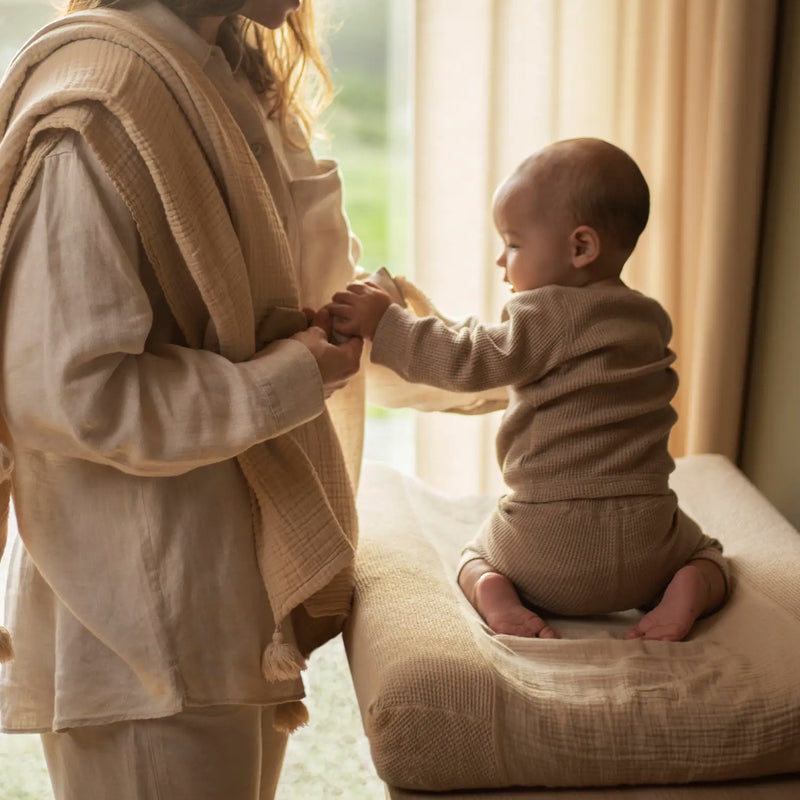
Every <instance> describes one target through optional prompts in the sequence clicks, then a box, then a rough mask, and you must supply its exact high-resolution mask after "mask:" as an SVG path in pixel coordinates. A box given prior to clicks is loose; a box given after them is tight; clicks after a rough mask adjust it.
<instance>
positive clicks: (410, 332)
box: [329, 284, 566, 392]
mask: <svg viewBox="0 0 800 800" xmlns="http://www.w3.org/2000/svg"><path fill="white" fill-rule="evenodd" d="M523 295H524V296H523ZM329 309H330V311H331V313H332V314H333V315H334V316H336V317H339V318H340V319H339V320H337V321H336V322H335V323H334V328H335V329H336V330H339V331H342V332H350V333H358V334H360V335H364V336H366V337H368V338H369V337H372V339H373V345H372V351H371V359H372V361H373V362H374V363H377V364H383V365H384V366H387V367H389V368H390V369H392V370H394V371H395V372H396V373H397V374H398V375H400V376H401V377H402V378H404V379H405V380H407V381H411V382H413V383H424V384H427V385H429V386H436V387H439V388H441V389H448V390H450V391H455V392H475V391H483V390H487V389H492V388H494V387H501V386H512V385H513V386H520V385H523V384H526V383H530V382H533V381H535V380H538V379H539V378H541V377H542V376H543V375H544V374H545V373H546V372H547V371H548V370H550V369H552V368H553V367H554V366H556V365H557V364H559V363H560V360H561V358H562V355H563V352H562V351H563V349H564V331H565V324H566V323H565V319H566V314H565V312H564V309H563V307H562V305H561V304H560V301H559V298H558V297H557V296H554V295H553V294H552V293H548V292H537V293H533V292H524V293H521V294H519V295H515V296H514V298H512V299H511V301H509V303H508V304H507V306H506V308H505V310H504V320H503V321H502V322H500V323H496V324H480V323H478V322H477V321H475V320H472V321H471V323H470V324H468V325H463V326H459V327H450V326H448V325H446V324H445V323H444V322H443V321H442V320H440V319H438V318H436V317H433V316H429V317H423V318H421V319H417V318H416V317H415V316H414V315H413V314H411V313H410V312H408V311H406V310H405V309H403V308H401V307H400V306H398V305H395V304H392V303H391V302H390V300H389V297H388V296H387V295H385V293H383V292H382V291H381V290H380V289H379V288H377V287H374V286H373V287H370V286H369V285H368V284H362V285H361V286H358V285H357V284H356V285H354V284H351V286H350V287H348V291H346V292H339V293H337V294H336V295H335V296H334V302H333V303H332V304H331V305H330V306H329Z"/></svg>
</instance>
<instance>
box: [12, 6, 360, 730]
mask: <svg viewBox="0 0 800 800" xmlns="http://www.w3.org/2000/svg"><path fill="white" fill-rule="evenodd" d="M134 13H137V14H141V15H142V16H143V17H144V19H145V20H146V21H147V22H149V23H151V24H152V25H154V26H155V27H157V28H158V30H159V31H160V32H161V33H162V34H163V35H164V36H165V37H167V38H169V39H171V40H172V41H174V42H175V45H176V46H178V47H183V48H184V49H186V50H187V51H188V52H189V53H190V54H191V55H192V56H193V57H195V58H196V59H197V60H198V62H199V63H200V64H201V65H202V66H203V69H204V71H205V72H206V74H207V75H208V76H209V78H211V80H212V81H213V82H214V84H215V85H216V87H217V88H218V90H219V91H220V94H221V96H222V97H223V98H224V100H225V101H226V103H227V104H228V106H229V108H230V109H231V112H232V114H233V116H234V118H235V119H236V121H237V123H238V124H239V125H240V127H241V128H242V131H243V132H244V134H245V136H246V138H247V140H248V142H249V143H250V144H251V147H252V149H253V152H254V154H255V155H256V157H257V159H258V161H259V164H260V165H261V167H262V170H263V171H264V175H265V178H266V179H267V181H268V184H269V186H270V189H271V190H272V192H273V195H274V197H275V201H276V204H277V206H278V208H279V212H280V213H281V218H282V221H283V223H284V226H285V228H286V231H287V235H288V238H289V242H290V246H291V249H292V252H293V256H294V260H295V264H296V265H297V274H298V283H299V286H300V296H301V302H302V303H303V304H305V305H310V306H314V307H317V306H319V305H320V304H321V303H322V302H324V301H325V300H326V299H327V298H328V297H329V296H330V294H331V293H332V292H333V291H334V290H335V289H337V288H338V287H340V286H341V285H343V284H344V283H345V282H346V281H347V280H348V279H349V278H350V276H351V275H352V274H353V270H354V260H355V258H357V255H358V248H357V243H356V242H355V240H354V239H353V237H352V236H351V235H350V231H349V227H348V224H347V220H346V218H345V216H344V213H343V211H342V198H341V185H340V181H339V176H338V169H337V167H336V164H335V163H334V162H324V161H321V162H316V161H315V160H314V158H313V157H312V155H311V153H310V152H309V151H308V150H304V151H293V150H291V149H290V148H288V147H284V142H283V136H282V134H281V132H280V130H279V129H278V126H277V124H276V123H274V122H273V121H272V120H270V119H268V117H267V114H266V112H265V110H264V108H263V107H262V105H261V103H260V101H259V99H258V98H257V97H256V95H255V94H254V93H253V92H252V91H251V90H250V88H249V85H248V84H247V82H246V80H245V79H244V78H243V77H242V76H240V75H234V74H233V73H232V72H231V69H230V66H229V65H228V62H227V60H226V58H225V56H224V54H223V53H222V51H221V50H220V49H219V48H217V47H214V46H211V45H209V44H208V43H206V42H205V41H204V40H203V39H202V38H201V37H199V36H198V35H197V34H196V33H195V32H194V31H193V30H191V28H189V27H188V26H187V25H185V24H184V23H183V22H181V21H180V20H179V19H178V18H177V17H175V16H174V15H173V14H172V13H171V12H169V11H168V10H167V9H166V8H165V7H163V6H162V5H160V4H159V3H156V2H146V3H143V4H141V5H140V6H137V7H136V8H135V9H134ZM265 268H268V265H265ZM0 313H1V314H2V317H0V318H2V320H3V329H2V381H3V387H4V395H3V403H4V410H5V414H6V417H7V420H8V424H9V429H10V432H11V436H12V438H13V441H14V455H15V460H16V466H15V470H14V473H13V490H14V503H15V510H16V514H17V519H18V525H19V530H20V537H21V540H20V541H17V542H16V543H15V546H14V547H13V550H12V554H11V565H10V571H9V584H8V591H7V620H6V621H7V623H8V626H9V628H10V629H11V631H12V635H13V636H14V643H15V649H16V658H15V660H14V661H12V662H10V663H9V664H6V665H4V667H3V670H2V680H1V681H0V713H1V714H2V725H3V729H4V730H7V731H43V730H51V729H53V730H60V729H64V728H68V727H72V726H78V725H86V724H102V723H108V722H113V721H117V720H124V719H142V718H152V717H159V716H164V715H168V714H173V713H176V712H178V711H181V710H183V709H184V708H186V707H190V706H197V705H209V704H218V703H253V704H266V703H274V702H280V701H285V700H291V699H296V698H298V697H300V696H302V684H301V683H300V682H299V681H287V682H282V683H267V682H266V681H265V680H264V679H263V677H262V676H261V668H260V656H261V653H262V651H263V649H264V646H265V645H266V643H267V641H268V640H269V637H270V636H271V633H272V629H273V625H272V622H273V621H272V617H271V613H270V610H269V603H268V599H267V595H266V593H265V590H264V588H263V583H262V580H261V577H260V574H259V572H258V569H257V566H256V560H255V553H254V544H253V527H252V518H251V507H250V502H251V501H250V495H249V492H248V488H247V484H246V482H245V480H244V478H243V476H242V474H241V471H240V469H239V467H238V465H237V463H236V461H235V456H236V455H237V454H238V453H240V452H242V451H244V450H246V449H247V448H248V447H250V446H251V445H253V444H255V443H256V442H259V441H263V440H265V439H267V438H270V437H272V436H276V435H278V434H281V433H283V432H285V431H288V430H291V429H292V428H294V427H295V426H297V425H299V424H301V423H303V422H305V421H307V420H309V419H311V418H313V417H314V416H316V415H318V414H319V413H321V411H322V409H323V408H324V403H325V400H324V394H323V388H322V381H321V378H320V374H319V370H318V369H317V366H316V362H315V360H314V358H313V357H312V356H311V355H310V353H309V352H308V351H307V349H306V348H305V347H304V346H303V345H301V344H300V343H299V342H294V341H291V340H284V341H279V342H274V343H272V344H271V345H270V346H269V347H268V348H267V349H266V350H265V351H263V352H262V353H260V354H259V355H258V356H257V357H256V358H254V359H253V360H251V361H250V362H247V363H242V364H234V363H232V362H230V361H228V360H226V359H225V358H223V357H221V356H219V355H217V354H215V353H212V352H208V351H198V350H192V349H190V348H187V347H185V346H184V344H183V343H182V339H181V335H180V332H179V330H178V328H177V325H176V323H175V321H174V319H173V318H172V315H171V313H170V311H169V309H168V307H167V304H166V302H165V299H164V297H163V294H162V293H161V290H160V288H159V286H158V282H157V280H156V278H155V275H154V273H153V271H152V268H151V267H150V265H149V264H148V262H147V259H146V257H145V255H144V252H143V249H142V246H141V242H140V239H139V236H138V233H137V231H136V227H135V224H134V222H133V219H132V217H131V215H130V213H129V212H128V210H127V208H126V207H125V205H124V203H123V202H122V200H121V198H120V196H119V195H118V193H117V192H116V190H115V189H114V187H113V186H112V185H111V183H110V181H109V180H108V177H107V176H106V175H105V173H104V172H103V170H102V168H101V167H100V165H99V163H98V162H97V160H96V159H95V158H94V156H93V155H92V153H91V151H90V150H89V149H88V147H87V146H86V145H85V143H84V142H83V141H82V140H81V139H80V137H79V136H77V135H76V134H66V135H65V136H64V137H63V139H62V140H61V142H60V143H59V145H58V146H57V147H56V148H55V149H54V150H53V151H52V152H51V153H50V155H49V156H48V157H47V159H46V162H45V164H44V166H43V168H42V170H41V173H40V175H39V177H38V180H37V182H36V184H35V186H34V188H33V190H32V192H31V194H30V195H29V197H28V198H27V200H26V203H25V207H24V209H23V211H22V214H21V216H20V218H19V220H18V221H17V225H16V227H15V231H14V238H13V240H12V245H11V249H10V252H9V257H8V259H7V262H6V265H5V275H4V286H3V295H2V306H1V307H0ZM355 390H356V391H357V390H358V386H356V387H355ZM358 423H360V420H359V421H358V422H352V423H351V425H352V426H353V427H354V428H356V427H357V424H358ZM356 446H357V447H360V440H358V441H357V444H356Z"/></svg>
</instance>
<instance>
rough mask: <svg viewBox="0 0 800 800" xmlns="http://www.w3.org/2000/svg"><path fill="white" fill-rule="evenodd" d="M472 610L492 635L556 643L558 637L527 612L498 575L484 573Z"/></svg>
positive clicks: (495, 573) (510, 587) (507, 581)
mask: <svg viewBox="0 0 800 800" xmlns="http://www.w3.org/2000/svg"><path fill="white" fill-rule="evenodd" d="M474 602H475V607H476V608H477V609H478V612H479V613H480V615H481V616H482V617H483V618H484V619H485V620H486V624H487V625H488V626H489V627H490V628H491V629H492V630H493V631H494V632H495V633H506V634H510V635H512V636H527V637H530V638H535V637H539V638H540V639H558V634H557V633H556V632H555V631H554V630H553V629H552V628H551V627H550V626H549V625H548V624H547V623H546V622H545V621H544V620H543V619H542V618H541V617H540V616H539V615H538V614H534V613H533V611H531V610H530V609H528V608H526V607H525V606H524V605H522V603H521V602H520V600H519V595H518V594H517V591H516V589H514V585H513V584H512V583H511V581H510V580H509V579H508V578H506V577H505V575H501V574H500V573H499V572H487V573H485V574H484V575H482V576H481V577H480V578H479V579H478V581H477V583H476V584H475V601H474Z"/></svg>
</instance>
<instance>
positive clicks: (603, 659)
mask: <svg viewBox="0 0 800 800" xmlns="http://www.w3.org/2000/svg"><path fill="white" fill-rule="evenodd" d="M672 483H673V487H674V488H675V489H676V491H677V492H678V494H679V496H680V498H681V503H682V505H683V507H684V508H685V509H686V510H687V511H688V512H689V513H690V514H691V515H692V516H693V517H695V519H697V521H698V522H699V523H700V524H701V525H702V526H703V527H704V528H705V530H706V532H707V533H708V534H710V535H711V536H714V537H717V538H719V539H720V540H721V541H722V542H723V544H724V546H725V549H726V553H727V554H728V555H729V556H730V558H731V562H732V572H733V594H732V597H731V600H730V602H729V603H728V605H727V606H726V607H725V609H724V610H723V611H722V612H720V613H719V614H717V615H715V616H713V617H711V618H709V619H707V620H703V621H701V622H700V623H698V624H697V626H696V627H695V629H694V632H693V634H692V636H691V637H690V639H689V640H688V641H685V642H676V643H668V642H642V641H634V642H627V641H623V640H622V639H621V636H622V634H623V633H624V631H625V630H627V628H628V627H629V626H630V625H631V624H632V621H633V620H634V619H635V618H636V615H637V612H628V613H627V614H621V615H614V616H612V617H605V618H596V619H591V620H563V619H558V620H554V621H553V624H554V625H555V626H556V627H557V628H558V630H559V632H560V633H561V634H562V635H563V636H564V638H563V639H561V640H558V641H540V640H526V639H521V638H517V637H511V636H500V635H494V634H492V633H491V632H490V631H489V630H488V629H487V628H486V626H485V625H484V624H483V622H482V620H481V619H480V617H479V616H478V615H477V614H476V613H475V612H474V610H473V609H472V608H471V606H470V605H469V604H468V603H467V602H466V600H465V599H464V598H463V596H462V595H461V592H460V591H459V589H458V587H457V585H456V583H455V579H454V567H455V564H456V562H457V560H458V554H459V551H460V548H461V546H462V544H463V542H465V541H467V540H468V539H469V538H470V536H471V535H472V533H473V531H474V530H475V528H476V527H477V526H478V525H479V524H480V522H481V520H482V519H483V518H484V516H485V515H486V514H488V512H489V511H490V509H491V507H492V505H493V504H494V502H495V500H494V498H491V497H472V498H462V499H455V498H448V497H445V496H443V495H440V494H438V493H435V492H434V491H432V490H430V489H429V488H428V487H426V486H425V485H423V484H422V483H420V482H419V481H417V480H415V479H413V478H409V477H405V476H402V475H400V474H399V473H397V472H395V471H393V470H391V469H390V468H388V467H385V466H382V465H377V464H370V465H368V466H367V467H366V468H365V474H364V478H363V481H362V488H361V491H360V496H359V506H360V513H361V531H362V533H361V537H362V538H361V544H360V548H359V557H358V562H357V570H356V573H357V580H356V605H355V610H354V613H353V616H352V618H351V620H350V623H349V625H348V628H347V630H346V633H345V643H346V645H347V650H348V656H349V659H350V667H351V671H352V674H353V681H354V684H355V688H356V694H357V696H358V701H359V705H360V707H361V713H362V716H363V721H364V727H365V731H366V733H367V736H368V737H369V741H370V747H371V751H372V756H373V760H374V762H375V767H376V770H377V772H378V775H379V776H380V777H381V778H382V779H383V780H384V781H386V783H388V784H390V785H391V786H394V787H400V788H406V789H411V790H415V789H417V790H425V789H427V790H453V789H470V788H494V787H507V786H571V787H579V786H613V785H617V784H648V783H649V784H671V783H685V782H690V781H705V780H708V781H717V780H724V779H733V778H743V777H753V776H762V775H768V774H773V773H782V772H792V771H796V770H800V682H799V681H798V679H797V674H798V673H797V669H798V664H800V586H798V580H797V579H798V576H800V534H798V532H797V531H796V530H795V529H794V528H793V527H792V526H791V525H789V524H788V523H787V522H786V520H784V519H783V517H781V516H780V515H779V514H778V513H777V512H776V511H775V509H774V508H772V506H770V505H769V503H767V502H766V500H765V499H764V498H763V497H762V496H761V495H760V494H759V493H758V492H757V491H756V490H755V489H754V488H753V486H752V485H751V484H749V482H748V481H747V480H746V479H745V477H744V476H743V475H742V474H741V473H740V472H739V471H738V470H737V469H736V468H735V467H734V466H733V465H731V464H730V462H728V461H727V460H725V459H724V458H722V457H720V456H692V457H688V458H684V459H680V460H679V463H678V468H677V470H676V473H675V475H674V479H673V482H672Z"/></svg>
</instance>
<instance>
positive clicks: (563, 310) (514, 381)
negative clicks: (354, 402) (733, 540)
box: [372, 284, 678, 502]
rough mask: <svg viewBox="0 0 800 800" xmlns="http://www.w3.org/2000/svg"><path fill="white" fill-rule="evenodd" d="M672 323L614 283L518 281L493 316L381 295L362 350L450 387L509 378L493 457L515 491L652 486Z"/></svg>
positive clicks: (558, 496)
mask: <svg viewBox="0 0 800 800" xmlns="http://www.w3.org/2000/svg"><path fill="white" fill-rule="evenodd" d="M671 335H672V325H671V322H670V319H669V316H668V315H667V313H666V311H665V310H664V309H663V308H662V307H661V306H660V305H659V303H658V302H656V301H655V300H653V299H651V298H648V297H645V296H644V295H642V294H640V293H639V292H636V291H634V290H632V289H629V288H628V287H626V286H608V285H602V286H601V285H596V284H595V285H590V286H587V287H581V288H573V287H563V286H546V287H543V288H541V289H534V290H531V291H527V292H520V293H518V294H516V295H514V297H513V298H512V299H511V300H510V301H509V302H508V303H507V304H506V306H505V308H504V309H503V315H502V318H501V322H499V323H496V324H481V323H479V322H478V321H477V320H476V319H474V318H470V319H469V320H467V321H466V322H464V323H462V324H460V325H458V326H455V327H447V326H446V325H445V324H444V323H443V322H442V321H441V320H440V319H438V318H436V317H425V318H422V319H417V318H416V317H414V316H413V315H412V314H411V313H410V312H409V311H406V310H405V309H403V308H401V307H400V306H397V305H392V306H391V307H390V308H389V309H388V310H387V312H386V313H385V314H384V316H383V318H382V319H381V322H380V324H379V326H378V329H377V331H376V333H375V340H374V343H373V347H372V360H373V361H375V362H377V363H379V364H383V365H385V366H388V367H390V368H391V369H393V370H395V371H396V372H397V373H398V374H400V375H401V376H402V377H404V378H405V379H406V380H409V381H412V382H414V383H425V384H429V385H431V386H438V387H441V388H445V389H449V390H453V391H470V392H474V391H479V390H482V389H489V388H493V387H497V386H503V385H506V386H508V387H509V404H508V409H507V410H506V412H505V414H504V416H503V420H502V424H501V426H500V429H499V431H498V434H497V457H498V461H499V463H500V466H501V468H502V470H503V477H504V479H505V482H506V484H507V486H508V487H509V489H510V490H511V492H512V493H513V498H514V499H515V500H519V501H523V502H547V501H553V500H567V499H571V498H591V497H594V498H597V497H612V496H625V495H642V494H663V493H665V492H667V491H668V476H669V474H670V473H671V472H672V470H673V469H674V466H675V464H674V462H673V460H672V457H671V456H670V455H669V452H668V450H667V442H668V438H669V433H670V430H671V428H672V426H673V425H674V423H675V420H676V419H677V415H676V413H675V411H674V409H673V408H672V406H671V405H670V401H671V400H672V397H673V396H674V394H675V391H676V389H677V386H678V378H677V375H676V373H675V371H674V370H673V369H672V366H671V365H672V363H673V362H674V360H675V354H674V353H673V352H672V351H671V350H670V349H669V347H668V343H669V340H670V337H671Z"/></svg>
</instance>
